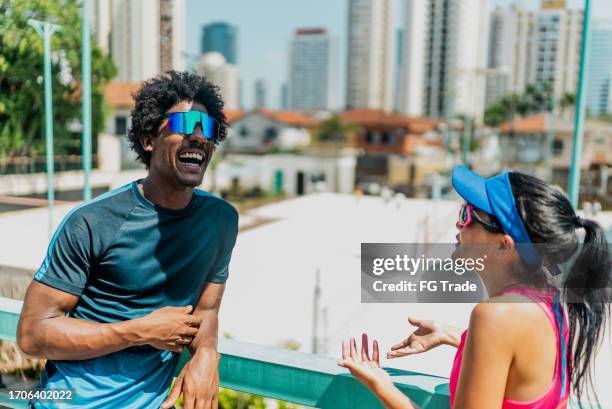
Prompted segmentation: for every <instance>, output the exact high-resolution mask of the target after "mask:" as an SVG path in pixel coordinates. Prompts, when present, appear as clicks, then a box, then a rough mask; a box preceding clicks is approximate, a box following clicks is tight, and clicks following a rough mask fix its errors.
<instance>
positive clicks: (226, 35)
mask: <svg viewBox="0 0 612 409" xmlns="http://www.w3.org/2000/svg"><path fill="white" fill-rule="evenodd" d="M237 42H238V28H237V27H236V26H233V25H231V24H229V23H225V22H218V23H211V24H207V25H205V26H204V27H202V44H201V51H202V54H206V53H210V52H213V51H216V52H218V53H221V54H222V55H223V57H225V60H226V61H227V62H228V63H230V64H236V63H237V62H238V58H237V51H236V47H237Z"/></svg>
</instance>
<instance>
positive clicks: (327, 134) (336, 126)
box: [316, 114, 356, 142]
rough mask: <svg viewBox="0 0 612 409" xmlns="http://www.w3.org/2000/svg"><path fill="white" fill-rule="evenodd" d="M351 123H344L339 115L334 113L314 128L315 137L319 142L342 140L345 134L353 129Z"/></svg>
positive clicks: (344, 138) (344, 139)
mask: <svg viewBox="0 0 612 409" xmlns="http://www.w3.org/2000/svg"><path fill="white" fill-rule="evenodd" d="M355 129H356V127H355V126H354V125H352V124H348V125H347V124H344V123H343V122H342V119H341V118H340V116H339V115H337V114H334V115H332V116H331V117H329V118H328V119H326V120H325V121H323V122H321V123H320V124H319V126H318V127H317V129H316V134H317V139H318V140H319V141H321V142H344V141H346V134H347V133H348V132H351V131H353V130H355Z"/></svg>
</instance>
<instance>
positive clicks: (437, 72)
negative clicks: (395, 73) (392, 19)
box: [400, 0, 487, 122]
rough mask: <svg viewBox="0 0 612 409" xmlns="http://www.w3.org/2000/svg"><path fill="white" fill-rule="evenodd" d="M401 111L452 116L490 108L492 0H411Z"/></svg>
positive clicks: (475, 114)
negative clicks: (487, 94)
mask: <svg viewBox="0 0 612 409" xmlns="http://www.w3.org/2000/svg"><path fill="white" fill-rule="evenodd" d="M405 10H406V14H405V23H404V41H403V42H404V44H403V47H404V51H403V55H404V56H405V57H404V59H403V67H402V70H401V71H402V72H401V73H400V78H401V79H402V81H401V84H400V86H401V87H402V88H403V89H402V90H401V91H400V107H401V111H402V112H404V113H406V114H409V115H425V116H430V117H435V118H450V117H452V116H454V115H455V114H466V115H468V116H470V117H471V118H473V119H475V120H476V121H477V122H480V121H481V120H482V116H483V113H484V103H485V101H484V98H485V86H484V85H485V82H486V70H485V68H486V38H487V1H486V0H406V7H405Z"/></svg>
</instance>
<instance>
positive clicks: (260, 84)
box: [255, 78, 268, 108]
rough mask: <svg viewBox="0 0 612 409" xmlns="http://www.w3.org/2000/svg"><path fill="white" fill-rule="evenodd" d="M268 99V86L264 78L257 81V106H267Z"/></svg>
mask: <svg viewBox="0 0 612 409" xmlns="http://www.w3.org/2000/svg"><path fill="white" fill-rule="evenodd" d="M267 99H268V86H267V84H266V81H265V80H264V79H263V78H258V79H257V80H256V81H255V108H265V107H266V106H267Z"/></svg>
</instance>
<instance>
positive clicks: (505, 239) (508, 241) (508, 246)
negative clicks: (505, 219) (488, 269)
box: [497, 234, 514, 256]
mask: <svg viewBox="0 0 612 409" xmlns="http://www.w3.org/2000/svg"><path fill="white" fill-rule="evenodd" d="M513 250H514V240H513V239H512V237H510V236H509V235H508V234H504V235H502V237H501V239H500V241H499V245H498V247H497V253H498V255H499V256H505V255H507V254H510V253H512V251H513Z"/></svg>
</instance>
